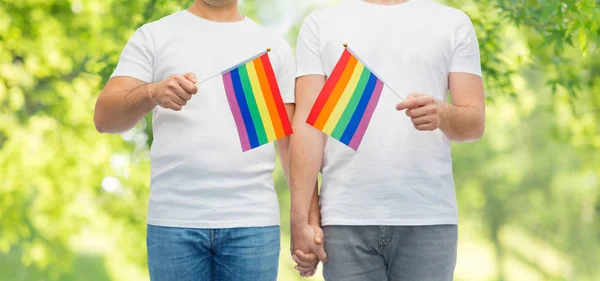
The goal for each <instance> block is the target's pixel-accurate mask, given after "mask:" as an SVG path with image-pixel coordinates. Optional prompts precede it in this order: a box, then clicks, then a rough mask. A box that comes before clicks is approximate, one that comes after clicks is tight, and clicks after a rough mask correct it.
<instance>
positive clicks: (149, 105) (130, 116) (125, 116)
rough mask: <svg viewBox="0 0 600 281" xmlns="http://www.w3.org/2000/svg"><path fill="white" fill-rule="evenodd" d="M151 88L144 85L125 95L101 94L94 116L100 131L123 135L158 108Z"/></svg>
mask: <svg viewBox="0 0 600 281" xmlns="http://www.w3.org/2000/svg"><path fill="white" fill-rule="evenodd" d="M150 87H151V84H144V85H141V86H138V87H135V88H133V89H132V90H129V91H127V92H126V93H125V94H124V95H120V94H114V93H108V92H107V93H103V94H101V95H100V97H98V101H97V102H96V110H95V114H94V122H95V124H96V128H97V129H98V131H99V132H102V133H122V132H125V131H127V130H129V129H131V128H133V126H135V124H137V123H138V122H139V121H140V119H142V118H143V117H144V116H145V115H146V114H147V113H148V112H150V111H151V110H152V109H153V108H154V107H155V106H156V104H155V103H154V101H152V99H151V98H150V96H149V94H148V91H149V90H150Z"/></svg>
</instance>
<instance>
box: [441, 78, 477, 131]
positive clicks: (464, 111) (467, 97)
mask: <svg viewBox="0 0 600 281" xmlns="http://www.w3.org/2000/svg"><path fill="white" fill-rule="evenodd" d="M449 88H450V96H451V97H452V104H449V103H446V102H443V103H442V105H443V106H442V107H441V110H440V130H442V132H444V134H445V135H446V136H447V137H448V138H449V139H450V140H453V141H457V142H463V141H476V140H478V139H479V138H481V136H483V132H484V131H485V94H484V90H483V81H482V79H481V77H479V76H477V75H474V74H468V73H450V78H449Z"/></svg>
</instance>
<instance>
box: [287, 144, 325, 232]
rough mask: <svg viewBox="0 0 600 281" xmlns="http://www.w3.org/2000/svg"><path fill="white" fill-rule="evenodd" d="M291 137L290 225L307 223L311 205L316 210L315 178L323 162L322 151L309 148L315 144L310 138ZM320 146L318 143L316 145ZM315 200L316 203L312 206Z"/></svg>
mask: <svg viewBox="0 0 600 281" xmlns="http://www.w3.org/2000/svg"><path fill="white" fill-rule="evenodd" d="M298 133H299V132H297V134H294V135H292V137H291V140H290V183H291V186H290V192H291V198H292V200H291V205H292V206H291V220H292V223H308V222H309V212H310V210H311V204H312V205H313V208H314V207H316V208H317V209H318V198H315V196H318V195H317V194H315V186H316V185H317V176H318V174H319V170H320V168H319V167H321V161H322V160H323V153H322V151H323V150H322V149H319V148H318V147H315V148H313V147H311V144H315V141H314V139H311V136H310V135H308V136H302V134H301V133H300V134H298ZM303 138H304V139H303ZM318 145H321V144H320V143H318V144H317V146H318ZM315 199H316V201H317V203H316V206H314V205H315V204H314V203H311V202H314V201H315Z"/></svg>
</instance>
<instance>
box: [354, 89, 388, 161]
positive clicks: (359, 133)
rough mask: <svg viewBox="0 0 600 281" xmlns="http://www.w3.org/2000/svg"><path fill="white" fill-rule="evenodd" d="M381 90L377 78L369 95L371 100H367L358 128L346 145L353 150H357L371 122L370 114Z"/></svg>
mask: <svg viewBox="0 0 600 281" xmlns="http://www.w3.org/2000/svg"><path fill="white" fill-rule="evenodd" d="M382 90H383V82H381V80H379V79H377V84H376V85H375V89H374V90H373V94H372V95H371V100H369V104H368V105H367V109H366V110H365V114H364V115H363V118H362V119H361V120H360V123H359V124H358V128H357V129H356V133H354V137H352V140H351V141H350V144H349V145H348V146H349V147H350V148H352V149H354V150H355V151H356V150H358V146H359V145H360V142H361V141H362V139H363V136H364V135H365V132H366V131H367V127H368V126H369V122H371V116H373V112H375V108H376V107H377V103H378V102H379V97H380V96H381V91H382Z"/></svg>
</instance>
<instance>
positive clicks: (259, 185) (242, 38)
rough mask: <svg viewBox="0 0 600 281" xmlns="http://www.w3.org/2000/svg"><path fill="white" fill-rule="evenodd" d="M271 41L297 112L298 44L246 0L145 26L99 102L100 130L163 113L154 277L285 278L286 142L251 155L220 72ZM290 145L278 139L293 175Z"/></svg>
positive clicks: (151, 255)
mask: <svg viewBox="0 0 600 281" xmlns="http://www.w3.org/2000/svg"><path fill="white" fill-rule="evenodd" d="M267 48H270V49H271V51H270V53H269V54H268V56H269V58H270V62H271V64H272V67H273V70H274V74H275V76H276V80H277V82H278V85H279V89H280V92H281V97H282V100H283V102H284V103H285V108H286V110H287V113H288V114H292V113H293V111H294V104H293V103H294V82H295V81H294V80H295V76H294V75H295V62H294V57H293V53H292V50H291V48H290V47H289V44H288V43H287V42H286V41H285V40H284V39H283V38H281V37H280V36H278V35H276V34H275V33H272V32H270V31H268V30H267V29H265V28H263V27H260V26H259V25H257V24H256V23H254V22H253V21H252V20H250V19H248V18H246V17H244V16H242V15H241V14H240V13H239V12H238V6H237V0H196V1H195V2H194V4H193V5H192V6H191V7H190V8H189V9H188V10H183V11H179V12H176V13H174V14H171V15H169V16H167V17H164V18H162V19H160V20H158V21H155V22H152V23H149V24H146V25H144V26H142V27H141V28H139V29H138V30H137V31H136V32H135V33H134V35H133V36H132V37H131V39H130V40H129V42H128V43H127V45H126V46H125V48H124V50H123V52H122V54H121V57H120V60H119V63H118V65H117V67H116V69H115V71H114V73H113V74H112V76H111V79H110V80H109V81H108V83H107V84H106V86H105V88H104V90H103V91H102V93H101V94H100V96H99V97H98V101H97V104H96V112H95V117H94V119H95V123H96V127H97V129H98V131H100V132H106V133H121V132H124V131H127V130H129V129H131V128H132V127H133V126H134V125H135V124H136V123H137V122H138V121H139V120H140V119H141V118H142V117H143V116H144V115H146V113H148V112H150V111H152V115H153V123H152V125H153V133H154V140H153V143H152V148H151V152H150V156H151V164H152V171H151V182H150V190H151V191H150V199H149V206H148V218H147V222H148V231H147V241H146V242H147V247H148V267H149V272H150V279H151V280H153V281H154V280H155V281H163V280H164V281H173V280H177V281H188V280H189V281H192V280H193V281H197V280H217V281H218V280H222V281H230V280H252V281H257V280H261V281H262V280H276V278H277V269H278V262H279V252H280V243H279V240H280V238H279V237H280V233H279V218H280V217H279V206H278V201H277V195H276V192H275V189H274V187H273V178H272V172H273V169H274V168H275V157H276V151H275V145H274V144H273V143H267V144H264V145H262V146H259V147H257V148H254V149H251V150H249V151H246V152H242V147H241V144H240V138H239V136H238V131H237V128H236V123H235V120H234V117H233V115H232V110H231V109H230V107H229V104H228V99H227V94H226V90H225V87H224V80H223V78H222V77H221V75H218V74H219V73H220V72H222V71H225V70H226V69H228V68H230V67H233V66H235V65H237V64H239V63H242V62H243V61H245V60H247V59H250V58H252V57H253V56H255V55H256V54H258V53H260V52H261V51H264V50H266V49H267ZM210 77H212V78H210ZM232 77H233V75H232ZM205 79H208V80H206V81H204V82H201V81H203V80H205ZM196 84H197V85H196ZM287 142H288V139H287V138H283V139H280V140H279V141H277V147H278V150H279V153H280V156H281V162H282V164H283V167H284V169H285V170H287ZM132 242H134V243H136V241H132Z"/></svg>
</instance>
